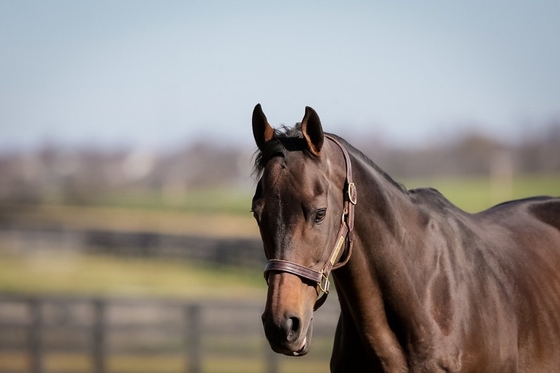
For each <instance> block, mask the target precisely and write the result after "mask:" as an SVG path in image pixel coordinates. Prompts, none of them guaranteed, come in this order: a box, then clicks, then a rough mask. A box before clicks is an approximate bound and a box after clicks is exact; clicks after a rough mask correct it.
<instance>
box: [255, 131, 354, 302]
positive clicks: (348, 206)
mask: <svg viewBox="0 0 560 373" xmlns="http://www.w3.org/2000/svg"><path fill="white" fill-rule="evenodd" d="M325 137H326V138H327V139H329V140H331V141H332V142H334V143H335V144H336V145H338V147H339V148H340V149H341V150H342V154H344V161H345V162H346V182H345V185H344V190H345V191H344V207H343V210H342V222H341V224H340V228H339V230H338V233H337V239H336V242H335V244H334V247H333V249H332V250H331V255H330V256H329V259H328V260H327V261H326V263H325V264H324V265H323V268H321V270H320V271H316V270H314V269H311V268H308V267H305V266H302V265H300V264H297V263H294V262H290V261H287V260H282V259H270V260H269V261H268V263H267V265H266V267H265V268H264V278H265V279H267V281H268V273H269V272H271V271H277V272H287V273H291V274H293V275H296V276H298V277H301V278H302V279H306V280H309V281H311V282H313V283H316V284H317V285H316V286H317V293H318V296H317V301H316V302H315V305H314V307H313V310H317V309H318V308H319V307H321V306H322V305H323V303H325V300H327V295H328V294H329V288H330V281H329V274H330V273H331V271H332V270H334V269H338V268H340V267H342V266H343V265H345V264H346V263H347V262H348V260H349V259H350V256H351V255H352V244H353V237H352V236H353V234H352V231H353V229H354V208H355V205H356V202H357V192H356V185H355V184H354V182H353V181H352V163H351V162H350V156H349V155H348V151H347V150H346V149H345V148H344V146H342V144H341V143H340V142H339V141H338V140H337V139H335V138H334V137H332V136H329V135H325ZM346 240H348V253H347V254H346V258H344V260H343V261H342V262H338V261H339V260H340V259H341V257H342V254H343V252H344V251H343V250H342V247H343V246H344V243H345V242H346ZM335 263H336V264H335Z"/></svg>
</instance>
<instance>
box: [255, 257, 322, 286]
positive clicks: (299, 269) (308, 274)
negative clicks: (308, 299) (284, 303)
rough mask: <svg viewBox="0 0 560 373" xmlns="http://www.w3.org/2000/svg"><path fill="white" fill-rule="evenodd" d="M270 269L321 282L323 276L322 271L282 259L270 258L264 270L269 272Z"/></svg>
mask: <svg viewBox="0 0 560 373" xmlns="http://www.w3.org/2000/svg"><path fill="white" fill-rule="evenodd" d="M270 271H279V272H289V273H292V274H294V275H296V276H299V277H303V278H305V279H308V280H309V281H311V282H314V283H317V282H321V278H322V277H323V276H322V274H321V272H317V271H315V270H313V269H311V268H307V267H304V266H302V265H299V264H297V263H294V262H289V261H287V260H282V259H270V260H269V261H268V263H267V264H266V267H265V268H264V272H265V273H268V272H270Z"/></svg>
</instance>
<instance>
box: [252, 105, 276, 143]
mask: <svg viewBox="0 0 560 373" xmlns="http://www.w3.org/2000/svg"><path fill="white" fill-rule="evenodd" d="M253 136H254V137H255V142H256V143H257V146H258V147H259V149H262V147H263V145H264V143H265V142H267V141H269V140H271V139H272V138H273V137H274V128H272V127H271V126H270V124H268V120H267V119H266V115H264V113H263V111H262V107H261V104H257V106H255V109H254V110H253Z"/></svg>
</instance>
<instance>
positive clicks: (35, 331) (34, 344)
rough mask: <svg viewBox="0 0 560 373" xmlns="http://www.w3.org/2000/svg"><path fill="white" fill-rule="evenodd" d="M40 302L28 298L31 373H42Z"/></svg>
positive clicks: (41, 318)
mask: <svg viewBox="0 0 560 373" xmlns="http://www.w3.org/2000/svg"><path fill="white" fill-rule="evenodd" d="M41 305H42V302H41V301H40V300H39V299H31V300H29V310H30V314H31V324H30V327H31V329H30V330H29V358H30V365H31V367H30V368H31V372H32V373H43V356H42V355H43V343H42V342H43V341H42V339H43V316H42V313H41Z"/></svg>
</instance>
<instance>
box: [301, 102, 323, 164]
mask: <svg viewBox="0 0 560 373" xmlns="http://www.w3.org/2000/svg"><path fill="white" fill-rule="evenodd" d="M301 132H302V133H303V137H305V141H307V145H308V146H309V150H311V153H313V154H315V155H316V156H319V154H320V152H321V148H322V147H323V141H325V135H324V134H323V127H322V126H321V120H320V119H319V116H318V115H317V113H316V112H315V110H313V109H312V108H310V107H309V106H306V107H305V116H304V117H303V119H302V121H301Z"/></svg>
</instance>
